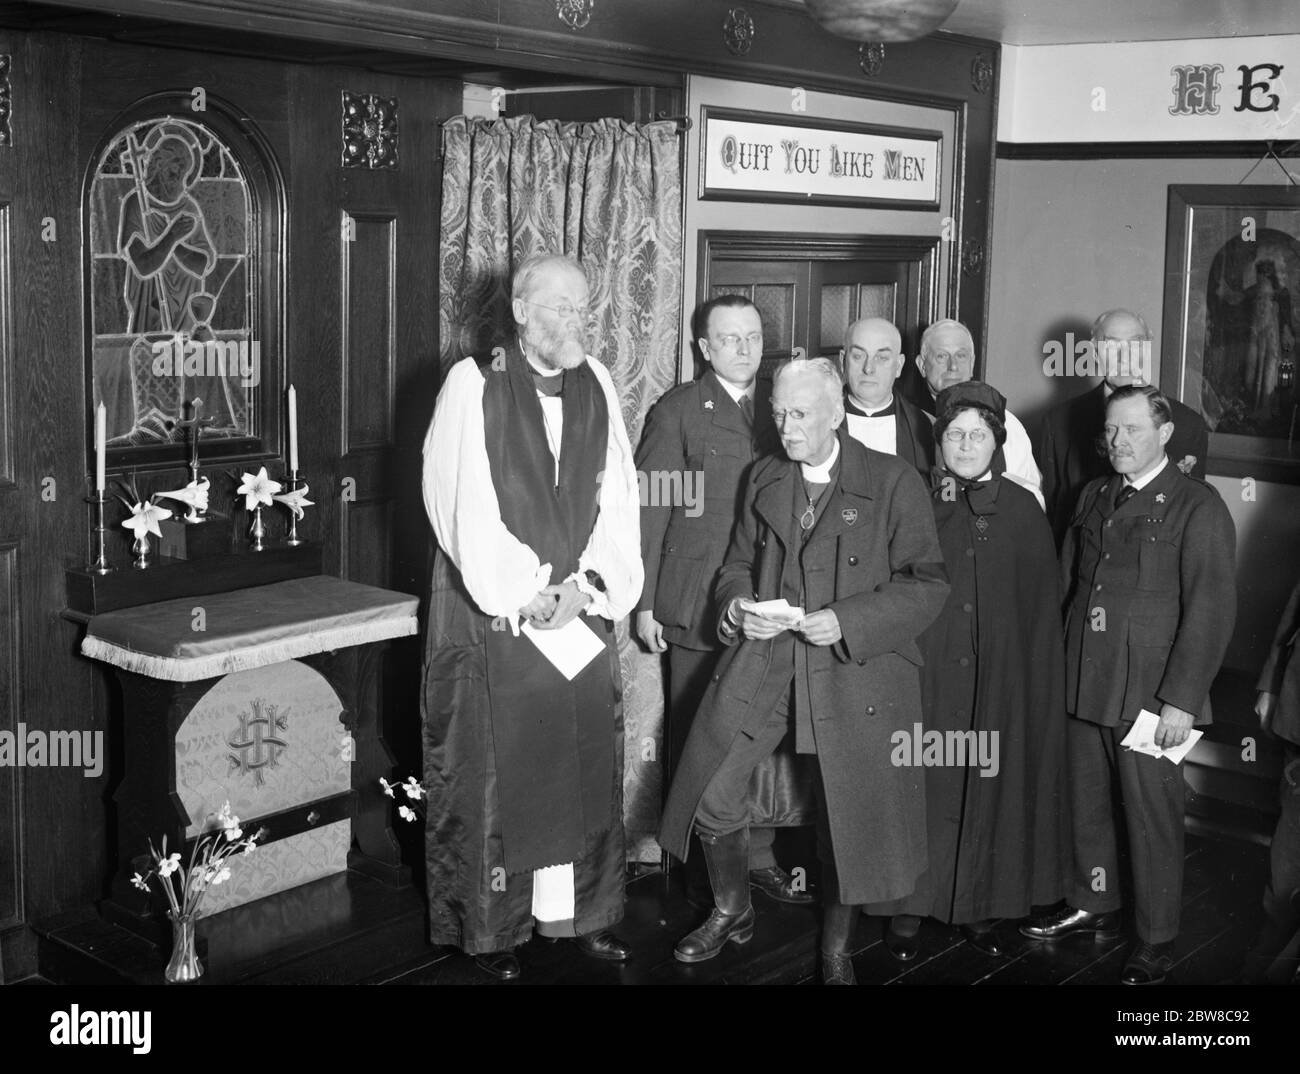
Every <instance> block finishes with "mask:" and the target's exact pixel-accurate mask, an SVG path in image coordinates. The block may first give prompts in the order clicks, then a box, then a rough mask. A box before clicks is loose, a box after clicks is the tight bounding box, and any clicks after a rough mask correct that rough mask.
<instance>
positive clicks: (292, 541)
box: [284, 470, 302, 548]
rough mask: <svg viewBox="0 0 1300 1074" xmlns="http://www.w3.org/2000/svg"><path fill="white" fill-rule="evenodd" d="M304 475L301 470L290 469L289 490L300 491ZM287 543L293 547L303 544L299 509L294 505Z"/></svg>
mask: <svg viewBox="0 0 1300 1074" xmlns="http://www.w3.org/2000/svg"><path fill="white" fill-rule="evenodd" d="M301 476H302V471H300V470H290V471H289V491H290V492H297V491H298V480H299V478H300V477H301ZM284 543H285V544H287V545H289V546H290V547H291V548H296V547H297V546H298V545H300V544H302V538H301V537H299V536H298V510H296V509H295V508H293V507H290V508H289V533H288V534H287V535H286V537H285V542H284Z"/></svg>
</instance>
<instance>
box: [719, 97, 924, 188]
mask: <svg viewBox="0 0 1300 1074" xmlns="http://www.w3.org/2000/svg"><path fill="white" fill-rule="evenodd" d="M700 125H701V128H702V134H701V136H700V155H701V159H700V197H701V198H704V199H726V200H729V201H789V202H799V203H801V204H805V205H853V206H860V207H863V208H891V209H920V210H926V211H931V212H938V210H939V183H940V178H939V176H940V172H941V170H942V164H943V162H942V158H941V156H940V146H941V142H942V138H943V135H942V134H941V133H940V132H939V131H930V130H916V129H912V128H906V127H883V126H869V125H866V124H860V123H838V122H835V121H832V120H826V119H802V118H789V117H786V116H779V117H778V116H773V115H771V114H769V113H765V112H738V111H733V110H729V109H721V108H707V107H706V108H703V109H701V115H700Z"/></svg>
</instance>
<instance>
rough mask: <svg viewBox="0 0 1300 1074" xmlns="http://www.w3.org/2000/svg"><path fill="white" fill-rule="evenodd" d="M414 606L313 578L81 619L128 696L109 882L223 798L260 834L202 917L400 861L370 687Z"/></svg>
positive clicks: (189, 832) (248, 830) (88, 649)
mask: <svg viewBox="0 0 1300 1074" xmlns="http://www.w3.org/2000/svg"><path fill="white" fill-rule="evenodd" d="M416 603H417V602H416V598H414V597H412V596H408V595H407V594H404V593H395V592H391V591H389V590H385V589H377V588H375V587H373V586H366V585H360V584H358V583H355V582H348V581H344V580H342V579H339V578H332V577H329V576H326V575H315V576H310V577H305V578H291V579H286V580H284V581H280V582H275V583H273V584H270V585H262V586H253V587H249V588H245V589H237V590H231V591H229V592H225V593H214V594H208V595H204V596H198V597H187V598H183V599H178V600H170V601H160V602H158V603H155V604H146V605H139V606H137V607H131V608H125V609H122V610H119V611H113V612H105V613H102V614H100V615H96V616H95V617H94V618H92V619H91V621H90V623H89V624H88V626H87V632H86V637H85V639H84V640H83V642H82V646H81V651H82V653H83V654H84V655H86V656H90V657H93V658H95V659H99V660H103V661H106V662H107V663H109V664H111V665H113V667H114V668H116V669H117V673H118V675H119V677H120V679H121V681H122V690H123V709H124V717H125V719H124V721H123V728H124V739H125V741H124V750H123V753H124V758H125V773H124V778H123V780H122V782H121V784H120V785H119V787H118V790H117V792H116V795H115V797H116V799H117V802H118V807H119V808H118V817H119V823H118V828H119V830H118V843H119V851H120V854H121V856H122V859H123V860H122V862H121V864H120V865H119V867H118V869H117V871H116V873H115V877H114V884H115V885H116V887H115V890H118V889H120V888H121V885H122V884H123V883H124V882H125V881H124V878H125V877H129V876H130V873H131V870H132V869H136V868H138V867H139V866H138V863H137V862H136V856H138V855H140V854H141V853H142V852H143V851H144V848H145V847H146V846H147V844H148V841H149V840H150V839H152V840H155V841H157V840H158V839H159V838H160V835H161V834H163V833H167V834H168V836H169V839H170V840H171V842H172V845H173V846H175V845H177V844H179V843H184V842H188V841H191V840H194V839H196V838H197V837H199V836H200V835H201V834H202V833H203V831H204V828H205V825H206V822H207V818H208V816H209V814H211V813H214V812H216V811H218V810H220V809H221V807H222V805H223V804H224V803H225V802H229V803H230V809H231V811H232V812H233V813H234V814H235V815H236V816H238V817H239V819H240V825H241V827H242V828H243V830H244V833H245V834H247V835H251V834H253V833H254V832H256V831H257V830H258V829H259V828H262V827H265V828H266V829H267V834H266V836H265V838H264V839H259V840H258V846H257V849H256V850H255V851H254V852H253V853H252V854H249V855H240V856H238V857H237V858H235V859H233V860H232V861H231V869H230V878H229V879H228V880H226V881H225V882H224V883H221V884H215V885H211V886H209V888H208V891H207V894H206V896H205V897H204V901H203V915H204V916H208V915H211V914H216V913H219V912H221V911H223V910H229V909H231V908H233V907H236V906H240V905H242V904H244V903H248V902H252V901H254V900H256V899H260V898H263V897H265V896H268V895H273V894H276V893H277V892H281V891H284V890H286V889H288V888H293V887H297V886H299V885H301V884H306V883H309V882H311V881H313V880H319V879H322V878H324V877H326V876H330V875H332V874H334V873H339V872H343V871H344V870H346V869H348V868H349V867H353V868H356V867H357V866H358V854H359V855H360V857H361V859H363V860H364V861H365V862H366V863H368V864H370V865H375V864H377V865H378V866H379V867H381V868H383V867H395V866H396V862H395V861H390V860H389V859H391V858H394V857H395V855H396V845H395V843H394V842H393V840H392V838H391V833H390V832H389V831H388V828H387V824H386V821H385V817H386V814H387V812H388V808H389V807H388V802H387V799H384V798H383V796H382V794H381V793H380V789H379V783H378V777H379V775H380V774H382V773H387V774H391V768H390V767H388V766H389V765H391V761H389V760H388V759H387V758H388V753H387V748H386V747H385V746H384V744H383V742H382V739H381V738H380V737H379V735H378V729H377V720H378V712H377V708H376V704H377V698H378V694H377V693H376V692H375V690H374V688H373V685H366V684H367V683H371V684H372V683H373V670H374V666H375V661H376V660H377V657H376V655H375V647H376V646H377V645H379V644H382V643H384V642H386V641H388V640H391V639H394V638H402V637H409V636H411V635H413V634H414V633H415V632H416V629H417V628H416V618H415V610H416ZM200 610H201V611H202V613H203V615H202V620H201V623H202V629H195V623H196V622H199V621H200V620H199V618H198V616H197V613H198V612H199V611H200ZM367 654H368V655H367ZM354 837H355V841H356V842H357V843H358V844H359V848H358V847H354V845H353V844H354ZM117 901H119V902H121V901H122V900H121V899H118V900H117ZM135 902H136V903H138V899H137V900H135ZM127 908H128V910H130V909H131V905H130V904H128V907H127ZM137 916H139V915H138V913H137ZM128 917H129V914H128ZM132 920H133V919H132Z"/></svg>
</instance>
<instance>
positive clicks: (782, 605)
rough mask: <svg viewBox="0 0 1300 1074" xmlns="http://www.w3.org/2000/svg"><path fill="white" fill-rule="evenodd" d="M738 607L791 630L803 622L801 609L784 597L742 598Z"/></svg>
mask: <svg viewBox="0 0 1300 1074" xmlns="http://www.w3.org/2000/svg"><path fill="white" fill-rule="evenodd" d="M740 608H741V611H746V612H753V613H754V614H755V615H761V616H762V617H763V618H764V619H770V620H771V621H772V622H774V623H780V624H781V625H782V626H783V627H786V628H787V629H791V630H792V629H794V628H795V627H797V626H798V625H799V624H800V623H802V622H803V609H802V608H796V607H794V606H793V605H791V604H790V602H789V601H788V600H786V599H785V598H784V597H782V598H781V599H780V600H758V601H754V600H742V601H741V602H740Z"/></svg>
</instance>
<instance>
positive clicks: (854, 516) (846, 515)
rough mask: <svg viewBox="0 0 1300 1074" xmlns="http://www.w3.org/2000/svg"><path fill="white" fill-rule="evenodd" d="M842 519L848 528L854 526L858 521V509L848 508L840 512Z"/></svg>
mask: <svg viewBox="0 0 1300 1074" xmlns="http://www.w3.org/2000/svg"><path fill="white" fill-rule="evenodd" d="M840 518H842V519H844V524H845V525H846V526H852V525H853V523H855V522H856V521H857V520H858V509H857V508H856V507H846V508H844V510H843V511H841V512H840Z"/></svg>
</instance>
